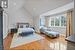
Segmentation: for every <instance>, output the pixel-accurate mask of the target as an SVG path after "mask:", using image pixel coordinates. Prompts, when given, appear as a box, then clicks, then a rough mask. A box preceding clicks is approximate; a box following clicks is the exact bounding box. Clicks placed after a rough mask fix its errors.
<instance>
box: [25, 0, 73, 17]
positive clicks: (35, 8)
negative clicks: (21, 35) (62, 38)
mask: <svg viewBox="0 0 75 50" xmlns="http://www.w3.org/2000/svg"><path fill="white" fill-rule="evenodd" d="M72 1H73V0H25V4H24V8H25V9H27V10H28V12H29V13H30V14H31V15H33V16H38V15H40V14H42V13H45V12H47V11H50V10H52V9H55V8H58V7H60V6H63V5H65V4H68V3H70V2H72Z"/></svg>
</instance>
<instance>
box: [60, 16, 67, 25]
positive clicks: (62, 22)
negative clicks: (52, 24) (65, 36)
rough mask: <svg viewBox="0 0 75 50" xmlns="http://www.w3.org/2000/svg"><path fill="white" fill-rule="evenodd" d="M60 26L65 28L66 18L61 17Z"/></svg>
mask: <svg viewBox="0 0 75 50" xmlns="http://www.w3.org/2000/svg"><path fill="white" fill-rule="evenodd" d="M61 26H66V17H65V16H61Z"/></svg>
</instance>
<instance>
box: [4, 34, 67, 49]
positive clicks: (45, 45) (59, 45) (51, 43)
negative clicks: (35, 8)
mask: <svg viewBox="0 0 75 50" xmlns="http://www.w3.org/2000/svg"><path fill="white" fill-rule="evenodd" d="M39 35H41V36H43V37H45V39H42V40H39V41H35V42H32V43H29V44H26V45H21V46H19V47H15V48H10V45H11V41H12V38H13V34H9V35H8V36H7V37H6V39H4V42H3V43H4V50H66V47H67V44H66V41H65V38H64V37H63V36H60V37H59V38H55V39H51V38H50V37H48V36H46V35H43V34H39Z"/></svg>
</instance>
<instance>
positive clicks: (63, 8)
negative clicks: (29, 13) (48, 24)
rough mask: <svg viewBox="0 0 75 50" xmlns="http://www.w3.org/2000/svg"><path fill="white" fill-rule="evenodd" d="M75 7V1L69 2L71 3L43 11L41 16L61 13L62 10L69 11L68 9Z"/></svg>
mask: <svg viewBox="0 0 75 50" xmlns="http://www.w3.org/2000/svg"><path fill="white" fill-rule="evenodd" d="M72 8H74V1H73V2H71V3H69V4H66V5H64V6H61V7H58V8H56V9H53V10H51V11H48V12H46V13H43V14H41V15H40V16H49V15H53V14H56V13H61V12H64V11H67V10H70V9H72Z"/></svg>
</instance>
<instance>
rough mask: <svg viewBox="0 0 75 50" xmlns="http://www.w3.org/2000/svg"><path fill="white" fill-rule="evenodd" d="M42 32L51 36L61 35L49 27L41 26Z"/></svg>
mask: <svg viewBox="0 0 75 50" xmlns="http://www.w3.org/2000/svg"><path fill="white" fill-rule="evenodd" d="M40 32H41V33H43V34H45V35H47V36H49V37H51V38H56V37H59V32H56V31H51V30H50V29H48V28H46V27H43V28H40Z"/></svg>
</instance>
